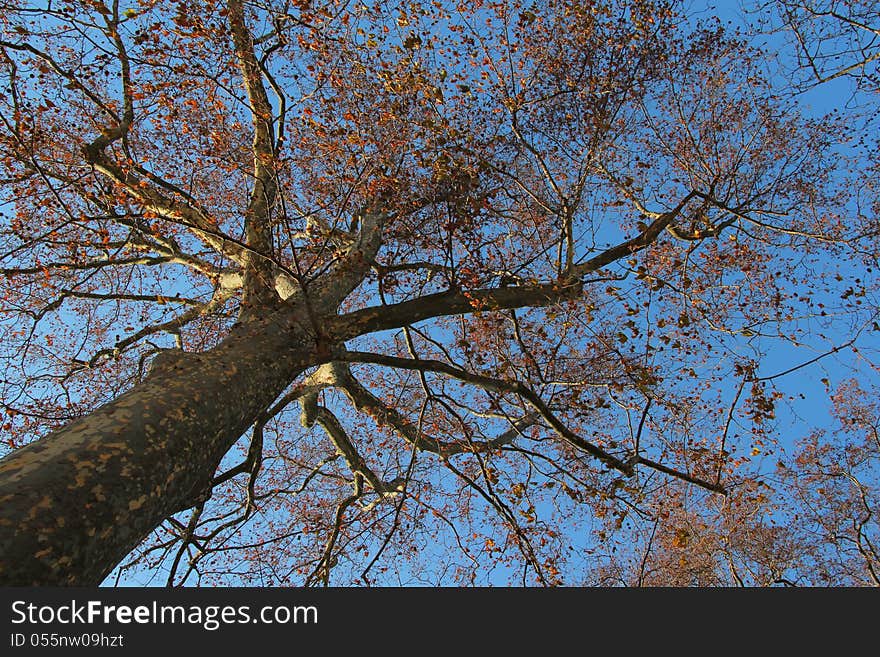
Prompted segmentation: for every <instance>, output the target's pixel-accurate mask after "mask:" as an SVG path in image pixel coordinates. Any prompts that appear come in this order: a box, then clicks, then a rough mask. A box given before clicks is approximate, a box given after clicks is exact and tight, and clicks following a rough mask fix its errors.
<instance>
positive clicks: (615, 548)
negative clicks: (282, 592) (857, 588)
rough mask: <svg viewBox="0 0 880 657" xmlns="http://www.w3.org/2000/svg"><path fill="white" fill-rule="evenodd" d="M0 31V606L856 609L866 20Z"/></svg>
mask: <svg viewBox="0 0 880 657" xmlns="http://www.w3.org/2000/svg"><path fill="white" fill-rule="evenodd" d="M0 10H2V11H0V86H2V91H3V93H2V94H0V179H2V182H3V186H2V188H0V189H2V191H0V267H2V270H0V271H2V276H0V340H2V342H0V344H2V347H0V362H2V367H0V370H2V372H3V375H2V379H0V391H2V392H0V394H2V407H0V413H2V416H0V426H2V429H0V430H2V439H3V442H4V446H5V447H4V449H5V450H6V456H5V457H4V458H3V459H2V461H0V582H2V583H7V584H9V583H13V584H15V583H17V584H22V583H24V584H53V583H62V584H98V583H100V582H103V581H106V582H107V583H113V582H125V583H139V584H169V585H184V584H186V585H193V584H201V585H206V584H256V585H266V586H268V585H283V584H308V585H314V584H335V585H344V584H356V585H363V584H427V583H432V584H476V585H480V584H499V583H509V584H517V585H535V584H538V585H555V584H575V585H581V584H594V585H618V584H622V585H652V584H660V585H704V586H715V585H802V584H812V585H816V584H821V585H880V508H878V499H880V477H878V474H880V471H878V463H880V437H878V436H880V434H878V429H880V404H878V402H877V382H878V376H877V374H878V372H877V367H878V364H880V361H878V346H880V344H878V337H877V336H878V331H880V323H878V322H880V317H878V307H880V306H878V282H880V279H878V276H877V268H878V255H880V241H878V234H880V231H878V210H880V195H878V193H877V192H878V186H877V174H878V165H880V158H878V152H880V150H878V148H877V147H878V144H877V116H878V113H877V109H878V106H877V101H878V98H880V96H878V91H880V83H878V82H880V81H878V70H877V61H878V59H880V10H878V8H877V7H876V5H875V3H874V2H871V1H869V0H815V1H806V0H805V1H803V2H800V1H795V0H777V1H773V2H766V3H763V2H762V3H757V2H756V3H753V4H750V5H747V6H744V7H743V8H742V9H741V12H733V11H730V12H727V13H724V12H718V11H716V10H714V9H713V8H712V7H710V6H708V5H707V6H701V5H700V4H699V3H679V2H674V1H671V0H670V1H665V0H663V1H661V0H657V1H653V0H602V1H598V2H588V3H585V2H579V1H569V0H545V1H544V2H528V1H526V0H507V1H502V2H484V1H482V0H475V1H470V2H461V3H458V2H447V1H445V0H434V1H432V2H428V1H425V0H410V1H400V0H375V1H374V0H364V1H361V0H358V1H357V2H350V1H347V0H315V1H313V0H283V1H282V0H253V1H247V2H246V1H245V0H225V1H224V0H195V1H192V0H186V1H183V0H180V1H173V0H137V1H134V0H133V1H132V2H130V3H126V2H122V3H120V2H119V1H118V0H112V1H111V2H105V1H104V0H62V1H58V0H46V1H45V2H37V1H34V2H24V1H12V2H10V1H9V0H0Z"/></svg>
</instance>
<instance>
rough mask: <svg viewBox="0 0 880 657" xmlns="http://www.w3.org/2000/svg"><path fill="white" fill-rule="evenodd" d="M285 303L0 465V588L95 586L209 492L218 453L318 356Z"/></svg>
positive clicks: (166, 365)
mask: <svg viewBox="0 0 880 657" xmlns="http://www.w3.org/2000/svg"><path fill="white" fill-rule="evenodd" d="M304 315H305V312H304V311H303V310H302V307H301V306H299V307H297V306H292V307H290V306H287V307H284V308H283V309H281V310H278V311H275V312H272V313H271V314H270V313H267V316H266V317H263V318H261V319H255V320H253V321H250V322H248V323H247V324H244V325H242V326H239V327H237V328H235V329H234V330H233V331H232V332H231V334H230V335H229V336H228V337H227V338H226V339H225V340H224V341H223V342H222V343H221V344H220V345H218V346H217V347H215V348H214V349H212V350H210V351H207V352H204V353H200V354H185V353H183V352H172V353H176V354H177V356H169V357H167V358H165V359H163V360H164V361H165V362H161V363H159V364H157V366H156V367H154V368H153V369H152V370H151V372H150V374H149V376H148V377H147V379H146V380H145V381H144V382H143V383H140V384H138V385H136V386H135V387H133V388H132V389H131V390H129V391H128V392H126V393H125V394H123V395H121V396H120V397H118V398H117V399H115V400H113V401H112V402H110V403H108V404H106V405H105V406H103V407H101V408H99V409H98V410H96V411H95V412H93V413H91V414H90V415H88V416H86V417H83V418H81V419H79V420H76V421H74V422H72V423H71V424H70V425H68V426H66V427H64V428H63V429H60V430H58V431H55V432H53V433H52V434H50V435H49V436H47V437H45V438H43V439H41V440H39V441H36V442H34V443H32V444H30V445H27V446H25V447H23V448H21V449H19V450H16V451H15V452H13V453H11V454H10V455H8V456H7V457H5V458H4V459H3V460H2V461H0V584H2V585H6V586H9V585H25V586H30V585H81V586H82V585H85V586H95V585H98V584H99V583H100V582H101V581H102V580H103V579H104V578H105V577H106V576H107V575H108V574H109V573H110V571H111V570H112V569H113V567H114V566H115V565H116V564H117V563H118V562H119V561H120V560H121V559H123V558H124V557H125V555H126V554H128V553H129V552H130V551H131V550H132V549H133V548H134V547H135V546H136V545H137V544H138V543H139V542H140V541H142V540H143V539H144V538H145V537H146V536H147V535H148V534H149V532H150V531H152V530H153V529H154V528H155V527H157V526H158V525H159V523H161V522H162V520H164V519H165V518H167V517H168V516H169V515H171V514H173V513H176V512H179V511H181V510H183V509H186V508H189V507H191V506H193V505H195V504H196V503H198V502H199V501H200V500H202V499H205V497H206V496H207V494H208V493H209V491H210V483H211V480H212V478H213V476H214V474H215V471H216V468H217V467H218V465H219V463H220V460H221V459H222V457H223V455H224V454H225V453H226V452H227V451H228V450H229V449H230V447H231V446H232V445H233V444H234V443H235V441H236V440H237V439H238V438H240V437H241V435H242V434H243V433H244V432H245V431H246V430H247V428H248V426H249V425H250V424H252V423H253V422H254V420H255V418H256V417H257V415H258V414H259V413H260V412H262V411H263V410H264V409H265V408H266V406H268V405H269V404H270V403H271V402H272V401H273V400H274V399H275V398H276V397H277V396H278V395H279V394H280V393H281V392H282V391H283V390H284V388H285V387H286V386H288V385H289V384H290V383H291V381H293V379H294V378H295V377H296V376H297V375H298V374H300V373H301V372H302V371H303V370H304V369H305V368H306V367H308V366H310V365H313V364H316V363H318V362H319V361H320V360H321V357H320V355H319V354H320V352H321V351H322V350H321V349H320V348H319V346H318V345H317V344H316V341H315V337H314V335H313V333H312V332H311V331H310V330H309V323H308V322H307V321H305V319H304Z"/></svg>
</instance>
